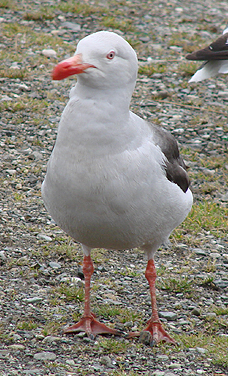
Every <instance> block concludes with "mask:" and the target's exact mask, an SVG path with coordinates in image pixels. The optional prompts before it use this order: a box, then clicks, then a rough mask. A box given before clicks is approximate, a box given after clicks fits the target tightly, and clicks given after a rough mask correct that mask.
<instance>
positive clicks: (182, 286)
mask: <svg viewBox="0 0 228 376" xmlns="http://www.w3.org/2000/svg"><path fill="white" fill-rule="evenodd" d="M158 287H159V288H161V289H162V290H167V291H171V292H174V293H183V292H185V293H188V292H191V291H192V281H189V279H188V278H187V277H186V278H179V279H177V278H164V279H162V282H160V283H159V282H158Z"/></svg>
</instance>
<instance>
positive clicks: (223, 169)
mask: <svg viewBox="0 0 228 376" xmlns="http://www.w3.org/2000/svg"><path fill="white" fill-rule="evenodd" d="M40 3H42V7H43V8H42V7H41V5H40ZM67 4H69V3H67V2H63V1H60V2H58V4H57V5H56V4H55V2H53V1H42V2H37V1H27V0H24V1H23V2H17V1H14V2H10V1H7V0H6V1H3V0H0V5H1V8H0V12H1V13H0V35H1V40H0V48H1V58H2V60H3V62H4V67H2V68H0V72H1V78H0V82H1V93H0V108H1V120H0V132H1V140H0V153H1V160H2V165H3V168H2V171H1V176H0V179H1V187H0V193H1V208H0V213H1V224H0V226H1V250H0V267H1V280H0V297H1V325H0V338H1V345H0V359H1V361H0V374H1V375H2V376H3V375H4V376H5V375H121V376H124V375H130V376H137V375H148V376H149V375H150V376H152V375H155V376H174V375H206V376H212V375H213V376H215V375H220V376H222V375H223V376H224V375H228V358H227V352H226V350H227V348H228V324H227V321H228V320H227V318H228V273H227V271H228V238H227V227H226V226H227V203H228V190H227V185H226V183H227V171H228V158H227V143H228V128H227V110H228V106H227V94H228V91H227V77H226V76H223V77H216V78H214V79H211V80H209V81H207V82H202V83H199V84H194V85H189V84H188V82H187V81H188V79H189V78H190V73H192V74H193V73H194V69H196V67H197V66H199V65H197V64H196V65H194V63H189V62H187V61H186V60H185V58H184V56H185V55H186V54H187V53H188V52H190V51H192V50H194V49H197V48H198V47H201V46H203V45H207V44H208V43H210V42H211V41H212V40H214V39H215V38H217V36H219V35H220V34H221V32H222V30H223V29H224V28H225V26H226V22H227V16H228V4H227V3H226V2H220V1H216V0H214V1H212V0H206V1H204V2H202V1H200V2H199V1H195V0H194V1H191V2H185V1H184V2H183V1H179V0H176V1H172V2H165V1H163V2H162V1H158V0H155V1H150V0H149V1H115V2H109V1H100V2H99V4H98V5H97V3H96V4H95V2H94V3H93V2H88V1H85V3H82V2H81V3H80V4H81V8H80V9H79V10H80V12H79V13H75V12H73V11H72V9H70V8H67V7H66V5H67ZM82 4H83V5H82ZM54 5H56V7H55V8H54ZM61 5H62V7H60V6H61ZM51 6H53V7H52V8H51ZM64 6H65V8H64ZM102 28H103V29H106V30H114V31H116V30H118V32H119V33H121V35H123V36H124V37H125V38H127V39H128V40H129V41H130V43H131V44H132V45H133V47H134V48H135V49H136V50H137V53H138V58H139V61H140V74H139V77H138V81H137V86H136V90H135V93H134V96H133V99H132V109H133V111H135V112H136V113H137V114H139V115H140V116H142V117H144V118H145V119H148V120H150V121H155V122H157V123H159V124H161V125H162V126H163V127H165V128H166V129H170V130H171V131H172V133H173V134H174V135H175V137H176V138H177V140H178V141H179V143H180V147H181V149H182V152H183V154H184V157H185V159H186V163H187V164H188V166H189V174H190V176H191V180H192V190H193V193H194V197H195V205H194V208H193V212H192V214H190V217H189V219H187V220H186V221H185V223H184V224H183V225H182V226H180V228H179V229H177V230H176V231H175V232H174V235H173V236H172V237H171V243H172V245H171V248H170V249H166V248H162V249H161V250H159V251H158V252H157V255H156V265H157V270H158V280H157V282H158V283H157V299H158V305H159V310H160V315H161V318H162V321H163V322H164V325H165V327H166V328H167V329H168V330H169V332H170V333H171V334H172V335H173V336H174V337H175V338H176V340H177V342H178V346H176V347H173V346H169V345H159V346H157V347H156V348H150V347H149V346H147V345H146V344H145V343H140V342H139V341H138V339H135V340H128V339H126V338H125V337H124V336H123V337H120V338H112V337H111V338H107V337H102V336H98V337H97V338H96V341H95V342H94V341H91V340H90V339H88V338H87V337H85V336H84V335H81V334H78V335H75V336H65V335H63V334H62V328H63V327H64V326H65V325H67V324H69V323H71V322H73V321H75V320H77V318H78V316H79V315H80V314H81V312H82V309H83V276H82V272H81V263H82V252H81V251H80V246H79V245H77V244H75V243H74V242H73V241H72V240H71V239H70V238H69V237H67V236H66V235H65V234H64V233H63V232H62V231H61V230H60V229H59V228H58V227H57V226H56V225H55V224H54V222H53V221H52V220H51V218H50V216H49V215H48V213H47V212H46V210H45V208H44V205H43V202H42V199H41V194H40V187H41V183H42V180H43V178H44V174H45V170H46V164H47V161H48V158H49V155H50V153H51V150H52V147H53V144H54V140H55V137H56V129H57V124H58V121H59V118H60V114H61V112H62V110H63V108H64V106H65V104H66V102H67V98H68V93H69V89H70V87H71V86H72V85H73V83H74V78H70V79H67V80H65V81H62V82H52V81H51V79H50V72H51V70H52V68H53V66H54V64H55V63H56V62H57V61H59V60H61V59H62V58H64V57H66V56H68V55H70V54H72V52H73V51H74V49H75V47H76V44H77V42H78V40H79V39H81V38H82V37H84V36H85V35H87V34H89V33H91V32H94V31H97V30H100V29H102ZM47 49H48V51H47ZM50 49H51V51H50ZM150 69H151V71H150V72H149V70H150ZM93 260H94V263H95V272H94V276H93V288H92V299H93V303H92V305H93V307H94V311H95V312H96V313H97V315H98V316H99V317H100V318H101V320H102V321H103V322H109V323H112V324H113V326H115V327H117V328H120V329H122V330H123V331H124V332H126V333H127V332H128V331H129V330H132V328H133V330H136V329H142V328H143V327H144V326H145V323H146V321H147V320H148V319H149V316H150V299H149V293H148V286H147V281H146V279H145V277H144V271H145V267H146V259H145V256H144V254H143V253H142V252H141V251H140V250H130V251H126V252H125V253H123V252H120V251H116V252H110V251H105V250H94V252H93Z"/></svg>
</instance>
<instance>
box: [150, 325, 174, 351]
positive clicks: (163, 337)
mask: <svg viewBox="0 0 228 376" xmlns="http://www.w3.org/2000/svg"><path fill="white" fill-rule="evenodd" d="M143 332H149V333H150V335H151V339H150V346H153V345H155V344H157V343H159V342H167V343H171V344H173V345H175V344H176V342H175V340H174V339H173V338H172V337H170V335H169V334H168V333H167V332H166V331H165V329H164V328H163V326H162V324H161V323H160V322H153V321H152V320H149V322H148V325H147V327H146V328H145V329H144V330H143Z"/></svg>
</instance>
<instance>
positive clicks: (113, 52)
mask: <svg viewBox="0 0 228 376" xmlns="http://www.w3.org/2000/svg"><path fill="white" fill-rule="evenodd" d="M106 57H107V59H109V60H112V59H113V58H114V57H115V51H110V52H109V53H108V55H107V56H106Z"/></svg>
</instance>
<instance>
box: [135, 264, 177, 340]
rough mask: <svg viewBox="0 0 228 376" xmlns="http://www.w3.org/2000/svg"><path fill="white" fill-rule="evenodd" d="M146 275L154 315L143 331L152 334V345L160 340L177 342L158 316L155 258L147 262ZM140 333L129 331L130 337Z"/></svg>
mask: <svg viewBox="0 0 228 376" xmlns="http://www.w3.org/2000/svg"><path fill="white" fill-rule="evenodd" d="M145 277H146V279H147V281H148V283H149V287H150V296H151V306H152V316H151V318H150V320H149V321H148V325H147V327H146V328H145V329H144V330H143V331H148V332H150V334H151V345H152V346H153V345H154V344H156V343H158V342H168V343H172V344H175V343H176V342H175V341H174V339H172V338H171V337H170V336H169V334H168V333H166V331H165V330H164V329H163V327H162V324H161V321H160V320H159V317H158V309H157V302H156V292H155V281H156V277H157V274H156V269H155V264H154V260H153V259H150V260H148V263H147V268H146V272H145ZM139 335H140V333H129V338H131V337H138V336H139Z"/></svg>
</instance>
